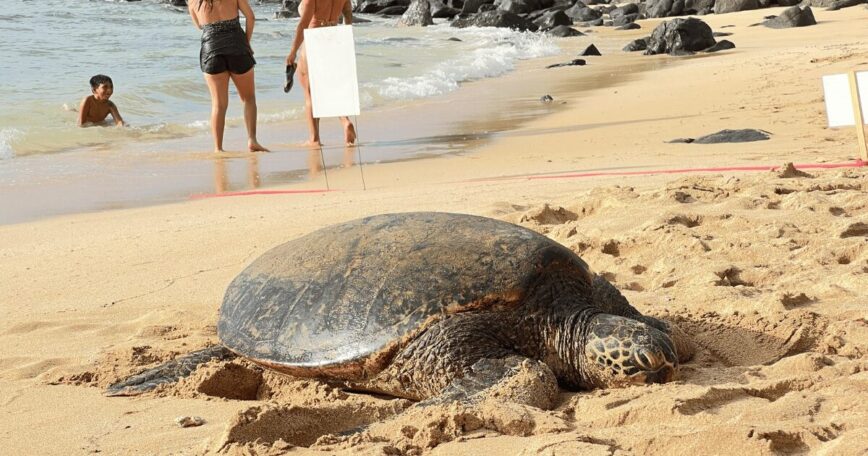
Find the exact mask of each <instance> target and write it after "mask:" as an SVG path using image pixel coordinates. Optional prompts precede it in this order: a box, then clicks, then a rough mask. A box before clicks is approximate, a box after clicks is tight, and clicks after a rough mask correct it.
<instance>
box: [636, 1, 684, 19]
mask: <svg viewBox="0 0 868 456" xmlns="http://www.w3.org/2000/svg"><path fill="white" fill-rule="evenodd" d="M645 14H646V15H647V16H648V17H671V16H680V15H682V14H684V0H648V1H647V3H645Z"/></svg>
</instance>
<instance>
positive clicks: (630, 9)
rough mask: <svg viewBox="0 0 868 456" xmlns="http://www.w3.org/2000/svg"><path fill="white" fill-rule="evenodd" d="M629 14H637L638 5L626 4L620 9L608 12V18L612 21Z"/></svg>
mask: <svg viewBox="0 0 868 456" xmlns="http://www.w3.org/2000/svg"><path fill="white" fill-rule="evenodd" d="M630 14H636V15H638V14H639V5H637V4H635V3H628V4H626V5H624V6H622V7H620V8H614V9H612V10H610V11H609V17H610V18H611V19H612V20H613V21H614V20H616V19H618V18H619V17H621V16H627V15H630Z"/></svg>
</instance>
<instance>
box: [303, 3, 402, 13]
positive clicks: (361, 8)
mask: <svg viewBox="0 0 868 456" xmlns="http://www.w3.org/2000/svg"><path fill="white" fill-rule="evenodd" d="M410 1H411V0H363V1H361V2H359V3H357V4H356V8H355V9H353V12H356V13H365V14H375V13H379V12H380V11H382V10H384V9H386V8H389V7H392V6H403V7H405V8H406V7H408V6H410ZM296 9H297V8H296ZM403 13H404V12H403V11H402V12H401V13H400V14H403Z"/></svg>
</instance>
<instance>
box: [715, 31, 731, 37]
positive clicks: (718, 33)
mask: <svg viewBox="0 0 868 456" xmlns="http://www.w3.org/2000/svg"><path fill="white" fill-rule="evenodd" d="M730 35H732V33H729V32H714V33H712V34H711V36H713V37H715V38H717V37H719V36H730Z"/></svg>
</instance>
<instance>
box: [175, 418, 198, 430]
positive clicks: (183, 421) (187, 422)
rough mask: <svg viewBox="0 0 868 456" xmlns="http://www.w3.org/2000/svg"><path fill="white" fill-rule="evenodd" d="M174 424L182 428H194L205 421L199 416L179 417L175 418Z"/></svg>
mask: <svg viewBox="0 0 868 456" xmlns="http://www.w3.org/2000/svg"><path fill="white" fill-rule="evenodd" d="M175 423H178V426H181V427H182V428H188V427H196V426H201V425H203V424H205V420H203V419H202V417H199V416H179V417H177V418H175Z"/></svg>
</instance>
